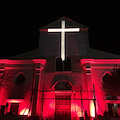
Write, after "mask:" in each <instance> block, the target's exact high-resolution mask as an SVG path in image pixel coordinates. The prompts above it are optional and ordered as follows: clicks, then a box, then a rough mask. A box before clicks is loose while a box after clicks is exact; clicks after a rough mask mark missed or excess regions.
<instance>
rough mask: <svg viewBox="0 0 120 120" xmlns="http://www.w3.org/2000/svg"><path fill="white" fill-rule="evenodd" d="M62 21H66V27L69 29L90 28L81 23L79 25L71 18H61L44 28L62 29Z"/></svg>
mask: <svg viewBox="0 0 120 120" xmlns="http://www.w3.org/2000/svg"><path fill="white" fill-rule="evenodd" d="M62 20H65V21H66V27H68V28H70V27H79V28H88V27H87V26H85V25H82V24H80V23H78V22H76V21H74V20H72V19H70V18H67V17H61V18H59V19H57V20H55V21H53V22H51V23H49V24H48V25H46V26H44V27H42V28H51V27H55V28H56V27H60V24H61V21H62Z"/></svg>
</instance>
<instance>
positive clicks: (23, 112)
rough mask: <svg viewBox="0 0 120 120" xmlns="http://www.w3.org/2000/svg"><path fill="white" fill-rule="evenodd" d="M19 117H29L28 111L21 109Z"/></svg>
mask: <svg viewBox="0 0 120 120" xmlns="http://www.w3.org/2000/svg"><path fill="white" fill-rule="evenodd" d="M20 115H28V116H30V113H29V109H28V108H27V109H26V108H25V109H23V110H21V111H20Z"/></svg>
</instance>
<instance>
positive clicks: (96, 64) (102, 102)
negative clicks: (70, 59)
mask: <svg viewBox="0 0 120 120" xmlns="http://www.w3.org/2000/svg"><path fill="white" fill-rule="evenodd" d="M81 63H82V65H83V68H84V69H85V71H86V76H87V77H88V76H90V77H91V82H92V84H91V85H93V84H94V86H95V91H96V92H95V96H96V100H97V102H96V112H97V114H98V115H103V112H104V111H105V110H107V111H108V106H107V102H106V96H105V93H104V92H103V91H102V89H101V88H102V77H103V75H104V74H105V73H106V72H112V71H113V68H114V65H116V64H117V65H118V66H119V65H120V59H82V60H81ZM88 64H89V67H88V66H87V65H88ZM88 71H89V73H88ZM87 84H88V86H89V85H90V83H89V81H88V82H87ZM92 108H94V104H93V103H92V101H91V102H90V115H91V116H95V114H94V109H92Z"/></svg>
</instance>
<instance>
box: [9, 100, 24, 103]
mask: <svg viewBox="0 0 120 120" xmlns="http://www.w3.org/2000/svg"><path fill="white" fill-rule="evenodd" d="M7 102H10V103H20V102H23V99H7Z"/></svg>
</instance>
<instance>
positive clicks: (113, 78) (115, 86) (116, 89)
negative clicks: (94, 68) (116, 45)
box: [102, 67, 120, 97]
mask: <svg viewBox="0 0 120 120" xmlns="http://www.w3.org/2000/svg"><path fill="white" fill-rule="evenodd" d="M102 85H103V86H102V89H103V90H104V91H105V92H106V94H109V95H111V96H114V97H117V96H120V67H119V68H118V67H116V68H114V69H113V72H111V73H106V74H105V75H104V76H103V83H102Z"/></svg>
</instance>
